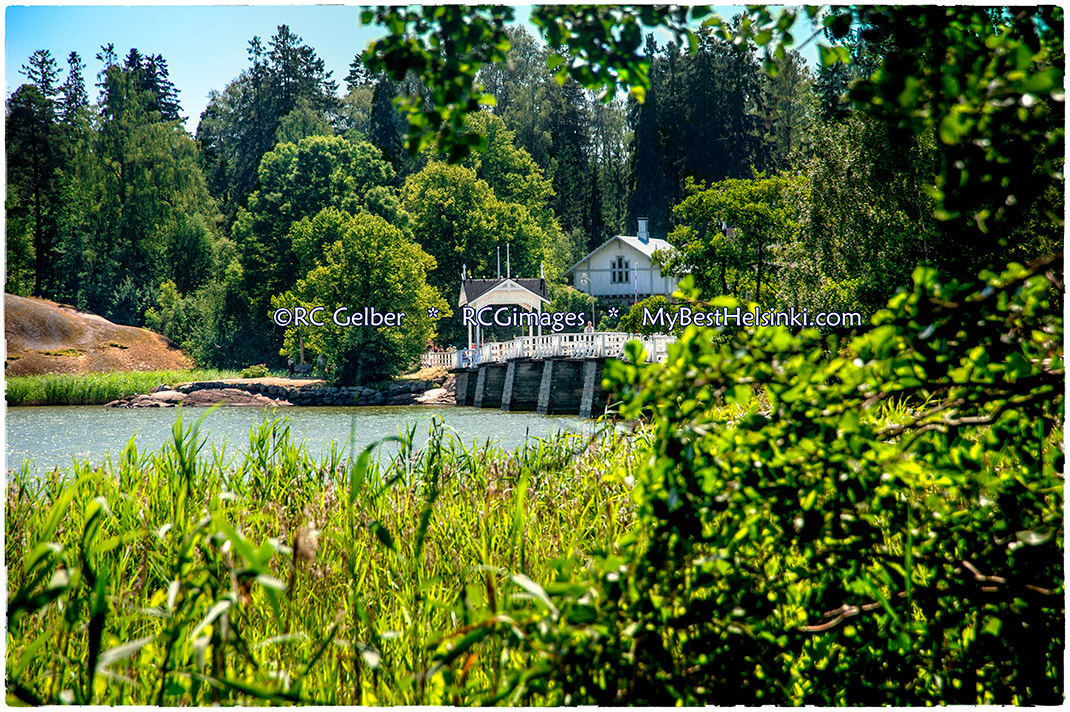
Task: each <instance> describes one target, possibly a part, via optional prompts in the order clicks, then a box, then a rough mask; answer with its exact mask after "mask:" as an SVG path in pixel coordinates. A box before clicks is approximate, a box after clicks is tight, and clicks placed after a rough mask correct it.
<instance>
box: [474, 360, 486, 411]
mask: <svg viewBox="0 0 1070 712" xmlns="http://www.w3.org/2000/svg"><path fill="white" fill-rule="evenodd" d="M486 388H487V367H486V366H480V367H479V377H478V378H476V395H475V400H473V401H472V405H474V406H475V407H476V408H482V407H483V391H485V390H486Z"/></svg>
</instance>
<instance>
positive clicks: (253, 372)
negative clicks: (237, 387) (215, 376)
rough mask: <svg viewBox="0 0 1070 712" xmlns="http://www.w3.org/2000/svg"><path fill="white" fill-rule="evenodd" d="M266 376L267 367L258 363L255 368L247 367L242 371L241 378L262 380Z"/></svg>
mask: <svg viewBox="0 0 1070 712" xmlns="http://www.w3.org/2000/svg"><path fill="white" fill-rule="evenodd" d="M267 375H268V367H267V365H266V364H262V363H258V364H256V365H255V366H249V367H247V368H245V369H243V370H242V372H241V377H242V378H263V377H264V376H267Z"/></svg>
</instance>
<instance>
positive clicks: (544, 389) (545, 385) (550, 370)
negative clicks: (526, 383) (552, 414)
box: [535, 358, 554, 415]
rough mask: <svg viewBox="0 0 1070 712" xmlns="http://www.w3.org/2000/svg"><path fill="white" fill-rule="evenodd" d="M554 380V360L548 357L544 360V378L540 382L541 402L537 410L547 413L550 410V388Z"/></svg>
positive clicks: (541, 413) (543, 413) (542, 413)
mask: <svg viewBox="0 0 1070 712" xmlns="http://www.w3.org/2000/svg"><path fill="white" fill-rule="evenodd" d="M553 381H554V361H553V359H549V358H548V359H546V360H545V361H543V362H542V380H541V381H540V382H539V403H538V405H537V406H536V407H535V412H536V413H539V414H540V415H546V414H547V413H548V412H549V411H550V389H551V388H552V387H553Z"/></svg>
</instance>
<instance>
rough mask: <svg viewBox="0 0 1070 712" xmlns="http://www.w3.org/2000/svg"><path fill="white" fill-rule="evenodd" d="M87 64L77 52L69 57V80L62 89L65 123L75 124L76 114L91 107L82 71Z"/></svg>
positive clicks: (62, 108) (61, 96) (61, 97)
mask: <svg viewBox="0 0 1070 712" xmlns="http://www.w3.org/2000/svg"><path fill="white" fill-rule="evenodd" d="M83 69H85V64H84V63H83V62H82V58H81V57H79V56H78V53H77V52H71V53H70V54H69V55H67V78H66V79H65V80H64V81H63V85H62V86H61V87H60V90H59V94H60V113H61V115H62V117H63V123H65V124H68V125H69V124H71V123H73V122H74V117H75V114H76V112H78V110H80V109H84V108H85V107H87V106H89V94H88V92H86V90H85V78H84V77H83V75H82V70H83Z"/></svg>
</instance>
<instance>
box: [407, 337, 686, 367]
mask: <svg viewBox="0 0 1070 712" xmlns="http://www.w3.org/2000/svg"><path fill="white" fill-rule="evenodd" d="M633 340H638V341H640V342H641V343H642V344H643V349H644V350H645V351H646V353H647V360H648V361H664V360H665V357H666V354H667V353H668V346H669V344H671V343H672V342H673V341H675V339H674V338H673V337H671V336H660V335H657V336H641V335H639V334H626V333H623V332H619V331H605V332H595V333H593V334H551V335H548V336H518V337H517V338H515V339H513V340H512V341H504V342H494V343H490V344H483V345H482V346H481V347H479V348H477V349H460V350H458V351H448V352H436V351H432V352H428V353H425V354H424V355H423V356H422V357H421V358H420V365H421V366H423V367H424V368H430V367H434V366H442V367H444V368H472V367H473V366H480V365H482V364H485V363H502V362H504V361H511V360H513V359H518V358H529V359H546V358H620V357H621V356H622V355H623V353H624V344H626V343H628V342H629V341H633Z"/></svg>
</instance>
